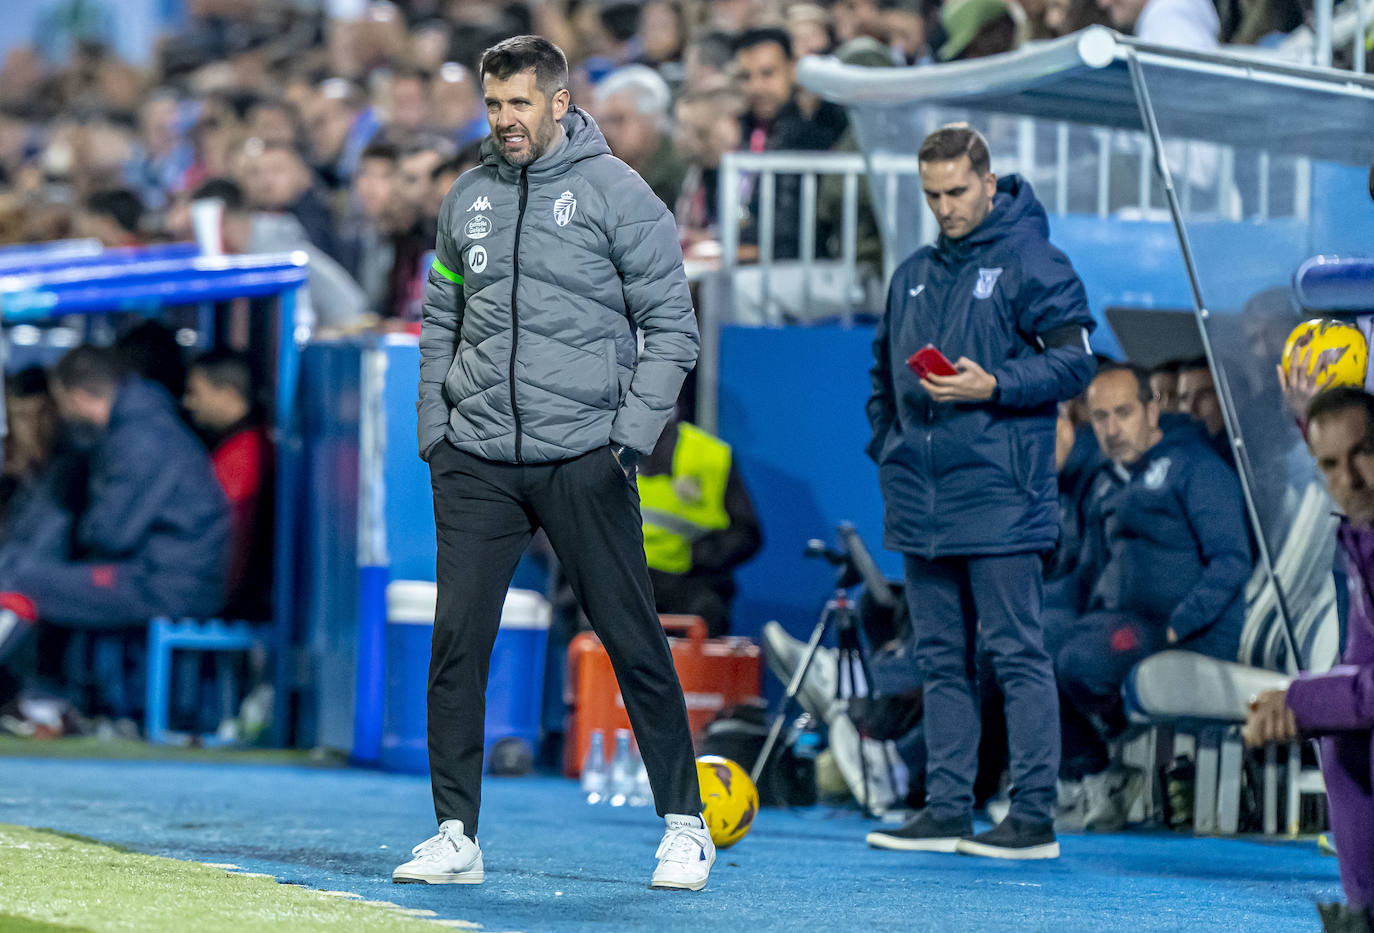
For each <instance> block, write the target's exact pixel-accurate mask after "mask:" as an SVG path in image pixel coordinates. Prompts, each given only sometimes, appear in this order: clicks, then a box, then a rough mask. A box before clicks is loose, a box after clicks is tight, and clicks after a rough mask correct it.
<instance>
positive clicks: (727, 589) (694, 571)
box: [638, 420, 763, 638]
mask: <svg viewBox="0 0 1374 933" xmlns="http://www.w3.org/2000/svg"><path fill="white" fill-rule="evenodd" d="M638 485H639V501H640V508H641V510H642V511H643V513H644V553H645V556H646V557H647V558H648V562H649V576H650V578H652V580H653V585H654V599H655V603H656V605H657V609H658V611H659V612H664V613H673V614H679V615H694V616H701V618H703V619H705V620H706V627H707V630H708V633H709V634H710V636H711V637H712V638H716V637H718V636H720V635H724V634H726V632H728V631H729V629H730V601H731V600H732V599H733V598H734V596H735V581H734V569H735V568H736V567H738V566H739V565H740V564H743V563H744V562H745V561H747V560H749V558H751V557H753V556H754V555H755V554H756V553H758V550H759V548H760V547H761V546H762V544H763V536H762V534H761V533H760V531H759V520H758V516H757V515H755V514H754V505H753V502H752V501H750V499H749V491H748V490H747V489H746V488H745V486H744V480H743V478H742V477H741V476H740V473H739V468H738V465H737V464H736V463H735V459H734V457H733V455H732V452H731V450H730V445H729V444H727V443H725V442H724V441H722V440H719V439H717V438H715V437H712V436H711V435H710V434H707V433H706V432H705V431H703V430H701V429H700V428H698V427H696V426H695V425H692V424H688V423H687V422H685V421H678V420H674V421H672V422H670V423H669V424H668V426H667V427H666V428H664V429H663V433H662V435H660V436H659V439H658V444H657V445H656V446H655V447H654V450H653V453H651V454H650V455H649V456H648V457H645V458H644V459H642V460H641V461H640V462H639V479H638Z"/></svg>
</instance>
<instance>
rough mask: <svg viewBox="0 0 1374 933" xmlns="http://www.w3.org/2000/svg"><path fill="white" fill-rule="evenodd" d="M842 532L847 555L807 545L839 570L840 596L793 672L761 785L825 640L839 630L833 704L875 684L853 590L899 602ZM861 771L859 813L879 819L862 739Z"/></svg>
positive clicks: (763, 758)
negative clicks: (851, 594)
mask: <svg viewBox="0 0 1374 933" xmlns="http://www.w3.org/2000/svg"><path fill="white" fill-rule="evenodd" d="M839 531H840V537H841V539H842V540H843V541H844V544H845V547H844V549H842V550H831V549H830V548H827V547H826V546H825V543H824V542H823V541H820V540H815V539H813V540H812V541H810V542H808V543H807V546H806V550H805V551H804V552H803V556H804V557H816V558H823V559H824V560H826V561H827V562H828V563H830V564H832V565H834V566H835V567H836V568H837V573H836V580H835V592H834V594H833V595H832V596H831V597H830V598H829V599H828V600H826V603H825V607H824V608H823V609H822V610H821V614H820V618H819V619H817V620H816V625H815V627H814V628H813V629H812V630H811V637H810V639H808V640H807V643H806V648H805V649H804V651H803V653H802V658H801V663H800V664H798V665H797V669H796V670H794V671H793V672H792V678H791V680H789V681H788V684H787V689H786V691H785V692H784V693H783V698H782V702H781V704H780V705H779V706H778V711H777V713H776V714H774V716H773V722H772V725H771V726H770V727H769V729H768V737H767V738H766V739H765V740H764V743H763V749H762V750H761V751H760V752H759V757H758V758H757V759H756V760H755V762H754V768H753V772H752V773H751V774H750V778H751V779H752V780H753V782H754V783H755V784H756V785H757V784H758V782H759V777H760V776H761V775H762V774H763V769H764V767H765V766H766V765H767V763H768V760H769V758H770V757H772V754H773V749H774V747H775V746H776V745H777V742H778V737H779V736H780V735H781V734H782V729H783V726H784V725H785V724H786V722H787V714H788V709H789V708H790V707H791V705H792V701H793V700H795V699H796V698H797V694H798V693H799V692H800V691H801V685H802V683H803V681H805V679H806V674H807V672H808V671H809V670H810V669H811V664H812V662H814V661H815V659H816V652H817V650H818V649H819V648H820V644H821V640H822V639H823V638H824V637H825V634H826V632H827V631H828V630H829V629H831V628H834V630H835V643H836V650H837V655H838V656H837V658H836V661H837V672H836V673H837V676H836V678H835V696H834V699H835V700H841V701H843V700H847V699H849V698H850V697H861V696H866V695H867V694H868V691H869V684H871V683H872V682H873V679H872V676H871V674H870V672H869V668H868V658H867V657H866V656H865V654H864V647H863V640H862V639H861V638H860V637H859V628H858V622H857V618H856V614H855V608H854V604H853V601H852V600H850V598H849V593H848V589H849V587H851V586H854V585H855V584H856V583H859V582H863V583H864V584H865V585H866V586H867V587H868V590H869V592H870V594H871V595H872V597H873V599H874V600H875V601H876V602H877V603H878V604H879V605H882V606H891V605H893V604H894V603H895V597H894V596H893V595H892V590H891V589H890V588H889V587H888V585H887V581H886V580H885V579H883V576H882V574H881V573H880V572H879V571H878V568H877V565H876V564H874V563H873V558H872V557H871V556H870V555H869V553H868V550H867V548H865V547H864V543H863V541H862V540H861V539H860V538H859V535H858V532H857V531H855V530H854V526H853V525H851V524H849V523H848V522H845V523H843V524H841V525H840V528H839ZM884 757H886V756H884ZM859 768H860V773H861V775H862V789H861V791H860V793H859V794H858V798H859V808H860V809H861V810H862V811H863V813H864V815H865V816H872V815H874V814H873V811H872V807H871V805H870V804H871V801H870V800H869V767H868V758H867V756H865V755H864V749H863V738H862V736H861V737H860V738H859Z"/></svg>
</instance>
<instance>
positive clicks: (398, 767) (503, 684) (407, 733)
mask: <svg viewBox="0 0 1374 933" xmlns="http://www.w3.org/2000/svg"><path fill="white" fill-rule="evenodd" d="M434 603H435V585H434V584H433V583H431V582H428V581H424V580H395V581H393V582H392V583H390V584H388V586H387V588H386V609H387V620H386V621H387V625H386V691H385V697H384V706H383V714H382V749H381V755H380V761H381V766H382V767H383V768H384V769H385V770H387V771H406V772H412V773H416V774H427V773H428V772H429V753H428V749H427V741H426V735H425V689H426V686H427V684H428V682H429V653H430V643H431V641H432V640H433V636H434ZM552 618H553V611H552V607H551V606H550V605H549V602H548V600H546V599H544V597H542V596H540V595H539V594H538V593H535V592H533V591H531V590H516V589H513V590H510V591H509V592H508V593H506V603H505V606H504V607H503V608H502V610H501V628H500V630H499V631H498V632H497V635H496V644H495V646H494V647H493V648H492V652H491V671H490V674H489V675H488V677H487V713H486V743H485V745H484V747H483V753H484V755H485V756H486V761H487V762H490V760H491V749H492V746H493V745H495V744H496V743H497V742H499V741H501V740H502V739H514V740H517V741H519V742H522V743H524V745H525V746H526V748H527V750H528V751H529V753H530V754H531V755H533V754H534V751H535V747H536V745H537V744H538V742H539V715H540V707H541V701H542V690H543V684H544V651H545V645H546V644H547V642H548V637H549V622H550V620H551V619H552Z"/></svg>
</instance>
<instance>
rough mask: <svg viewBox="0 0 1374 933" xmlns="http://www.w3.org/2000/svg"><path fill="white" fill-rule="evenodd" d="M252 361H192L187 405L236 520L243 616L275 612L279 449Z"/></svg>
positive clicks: (230, 357)
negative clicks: (274, 547) (264, 411)
mask: <svg viewBox="0 0 1374 933" xmlns="http://www.w3.org/2000/svg"><path fill="white" fill-rule="evenodd" d="M256 400H257V393H256V392H255V391H254V386H253V367H252V365H251V363H250V362H249V360H248V358H247V357H245V356H243V355H242V354H239V353H234V352H232V351H229V350H211V351H210V352H208V353H205V354H204V355H202V356H200V357H199V358H197V359H196V361H195V362H194V363H192V364H191V368H190V370H189V371H188V372H187V374H186V395H185V397H184V398H183V399H182V404H183V406H184V407H185V409H186V412H187V414H189V415H190V417H191V422H192V424H194V425H195V426H196V428H197V429H198V430H199V431H200V432H201V434H202V436H203V437H204V438H205V439H206V441H207V443H208V445H209V447H210V462H211V464H212V465H213V466H214V469H215V477H216V478H217V479H218V480H219V484H220V487H221V488H222V489H223V490H224V494H225V497H226V498H228V500H229V512H230V517H231V519H232V526H231V537H230V547H229V576H228V594H229V595H228V601H227V605H226V608H225V612H226V613H227V614H229V615H231V616H233V617H234V618H236V619H267V618H269V617H270V616H271V613H272V540H273V534H272V531H273V513H272V502H273V500H272V490H273V487H274V483H273V472H272V471H273V460H274V457H273V452H272V441H271V439H270V438H269V437H268V433H267V428H266V427H265V426H264V425H263V422H262V412H261V410H260V409H259V406H258V405H257V401H256Z"/></svg>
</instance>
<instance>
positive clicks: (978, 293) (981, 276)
mask: <svg viewBox="0 0 1374 933" xmlns="http://www.w3.org/2000/svg"><path fill="white" fill-rule="evenodd" d="M1001 274H1002V270H1001V269H979V270H978V283H977V284H976V285H974V286H973V297H974V298H991V297H992V289H993V287H994V286H995V285H996V284H997V277H998V276H1000V275H1001Z"/></svg>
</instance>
